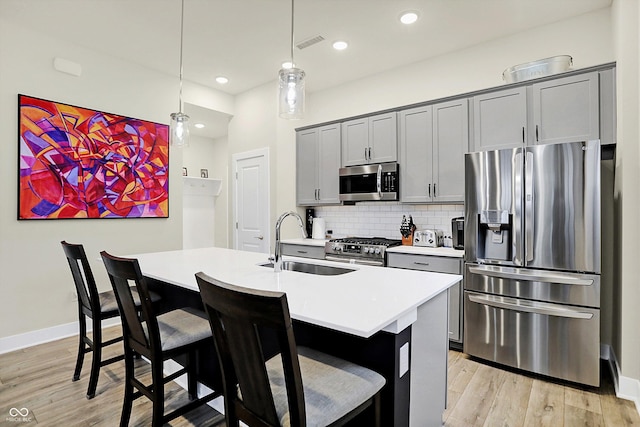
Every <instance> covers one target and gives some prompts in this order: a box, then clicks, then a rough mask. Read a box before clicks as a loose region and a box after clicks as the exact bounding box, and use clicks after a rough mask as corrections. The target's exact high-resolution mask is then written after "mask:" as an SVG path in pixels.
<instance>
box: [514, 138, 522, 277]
mask: <svg viewBox="0 0 640 427" xmlns="http://www.w3.org/2000/svg"><path fill="white" fill-rule="evenodd" d="M514 163H515V165H514V184H513V185H514V201H515V209H514V210H515V212H514V213H515V218H514V220H513V227H514V230H513V231H514V232H513V238H512V239H513V242H512V244H513V246H514V247H515V256H514V257H513V261H514V264H515V265H524V263H523V258H522V229H521V225H522V220H521V219H522V150H521V149H518V150H516V154H515V156H514Z"/></svg>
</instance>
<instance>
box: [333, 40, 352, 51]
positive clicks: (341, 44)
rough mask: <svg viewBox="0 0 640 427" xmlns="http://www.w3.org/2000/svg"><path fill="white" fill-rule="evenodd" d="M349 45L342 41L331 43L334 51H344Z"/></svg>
mask: <svg viewBox="0 0 640 427" xmlns="http://www.w3.org/2000/svg"><path fill="white" fill-rule="evenodd" d="M348 46H349V45H348V44H347V42H345V41H342V40H338V41H337V42H334V43H333V48H334V49H335V50H345V49H346V48H347V47H348Z"/></svg>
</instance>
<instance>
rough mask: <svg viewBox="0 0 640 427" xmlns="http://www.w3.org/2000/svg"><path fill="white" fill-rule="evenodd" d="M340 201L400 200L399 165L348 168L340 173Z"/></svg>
mask: <svg viewBox="0 0 640 427" xmlns="http://www.w3.org/2000/svg"><path fill="white" fill-rule="evenodd" d="M338 175H339V180H340V201H344V202H358V201H367V200H369V201H370V200H398V188H399V185H398V164H397V163H380V164H374V165H362V166H348V167H346V168H340V169H339V171H338Z"/></svg>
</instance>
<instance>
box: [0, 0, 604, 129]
mask: <svg viewBox="0 0 640 427" xmlns="http://www.w3.org/2000/svg"><path fill="white" fill-rule="evenodd" d="M180 4H181V3H180V1H179V0H0V16H2V18H4V19H9V20H11V21H13V22H20V23H21V24H23V25H25V26H27V27H31V28H33V29H36V30H38V31H43V32H44V33H46V34H47V35H53V36H54V37H59V38H62V39H69V40H74V42H76V43H79V44H81V45H84V46H86V47H90V48H92V49H94V50H96V51H102V52H104V53H106V54H109V55H113V56H116V57H119V58H122V59H125V60H127V61H131V62H136V63H140V64H144V65H146V66H147V67H149V68H152V69H154V70H157V71H160V72H164V73H168V74H172V75H175V76H176V77H177V76H178V73H179V57H180V53H179V52H180V7H181V6H180ZM610 4H611V0H295V43H296V44H297V43H300V42H302V41H304V40H306V39H309V38H311V37H315V36H318V35H320V36H322V37H324V38H325V40H324V41H322V42H320V43H317V44H315V45H312V46H310V47H308V48H306V49H303V50H299V49H297V48H296V49H295V53H294V55H295V62H296V64H297V65H298V66H299V67H300V68H302V69H304V70H305V72H306V74H307V79H306V85H307V90H308V91H316V90H321V89H325V88H329V87H332V86H336V85H339V84H342V83H345V82H349V81H352V80H356V79H359V78H362V77H364V76H367V75H372V74H376V73H380V72H383V71H387V70H390V69H393V68H395V67H398V66H402V65H407V64H410V63H414V62H418V61H422V60H425V59H427V58H430V57H434V56H437V55H441V54H443V53H446V52H451V51H455V50H458V49H462V48H466V47H469V46H472V45H474V44H478V43H482V42H485V41H488V40H492V39H496V38H499V37H504V36H507V35H509V34H513V33H517V32H520V31H523V30H526V29H529V28H533V27H537V26H540V25H544V24H548V23H552V22H555V21H559V20H563V19H567V18H569V17H571V16H577V15H580V14H583V13H587V12H590V11H593V10H596V9H600V8H604V7H609V6H610ZM406 10H414V11H417V12H418V13H419V15H420V19H419V20H418V22H416V23H415V24H413V25H411V26H404V25H402V24H400V23H399V21H398V17H399V16H400V13H401V12H403V11H406ZM290 13H291V2H290V1H289V0H185V18H184V20H185V22H184V27H185V30H184V48H183V62H184V71H183V74H184V79H185V80H189V81H193V82H196V83H199V84H201V85H204V86H209V87H212V88H215V89H217V90H220V91H223V92H227V93H229V94H238V93H242V92H244V91H246V90H249V89H251V88H254V87H257V86H260V85H262V84H265V83H268V82H270V81H273V82H274V84H275V81H276V77H277V73H278V70H279V68H280V65H281V63H282V62H283V61H285V60H287V59H288V58H289V56H290V53H289V52H290V31H291V28H290V24H291V15H290ZM338 39H340V40H345V41H347V42H348V43H349V48H348V49H347V50H345V51H341V52H338V51H335V50H334V49H333V48H332V47H331V45H332V43H333V42H334V41H335V40H338ZM67 59H71V60H73V58H72V57H69V58H67ZM531 59H532V60H536V59H540V58H531ZM514 65H515V64H514ZM218 75H224V76H226V77H228V78H229V83H228V84H227V85H224V86H222V85H219V84H217V83H216V82H215V80H214V79H215V77H216V76H218ZM188 107H189V108H185V111H186V112H187V113H188V114H194V112H192V111H190V108H191V107H192V106H188ZM200 113H202V111H200ZM205 116H206V114H205ZM226 119H227V118H223V121H224V120H226ZM197 133H198V132H197V131H195V132H194V134H197Z"/></svg>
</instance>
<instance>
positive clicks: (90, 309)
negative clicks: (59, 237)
mask: <svg viewBox="0 0 640 427" xmlns="http://www.w3.org/2000/svg"><path fill="white" fill-rule="evenodd" d="M60 243H61V244H62V249H63V250H64V253H65V256H66V257H67V261H68V262H69V267H70V268H71V275H72V276H73V283H74V284H75V286H76V293H77V294H78V322H79V334H78V338H79V340H78V341H79V343H78V358H77V360H76V369H75V371H74V372H73V381H78V380H79V379H80V372H81V371H82V364H83V362H84V355H85V353H89V352H93V361H92V363H91V373H90V375H89V386H88V388H87V399H92V398H93V397H94V396H95V394H96V387H97V385H98V375H99V374H100V367H102V366H106V365H109V364H111V363H114V362H117V361H119V360H122V359H123V358H124V354H120V355H118V356H115V357H112V358H110V359H107V360H102V349H103V348H104V347H107V346H110V345H112V344H115V343H117V342H120V341H122V336H119V337H117V338H113V339H110V340H108V341H104V342H103V341H102V321H103V320H105V319H111V318H113V317H118V315H119V314H118V305H117V303H116V298H115V295H114V294H113V291H106V292H98V288H97V286H96V282H95V279H94V277H93V272H92V271H91V266H90V265H89V261H88V260H87V255H86V254H85V252H84V247H83V246H82V245H81V244H73V243H67V242H66V241H64V240H63V241H62V242H60ZM150 297H151V300H152V301H153V302H155V301H158V300H160V296H159V295H157V294H155V293H151V294H150ZM134 302H135V304H136V306H140V298H139V297H138V292H137V291H135V290H134ZM87 317H88V318H90V319H91V323H92V328H93V331H92V333H93V340H92V339H91V338H89V336H88V335H87V319H86V318H87Z"/></svg>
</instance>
